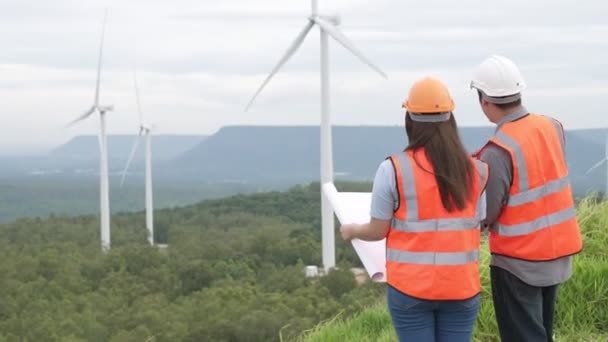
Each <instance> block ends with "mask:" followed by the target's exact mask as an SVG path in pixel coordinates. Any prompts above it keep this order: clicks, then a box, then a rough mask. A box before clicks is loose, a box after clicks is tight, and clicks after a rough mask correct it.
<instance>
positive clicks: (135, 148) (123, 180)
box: [120, 129, 142, 188]
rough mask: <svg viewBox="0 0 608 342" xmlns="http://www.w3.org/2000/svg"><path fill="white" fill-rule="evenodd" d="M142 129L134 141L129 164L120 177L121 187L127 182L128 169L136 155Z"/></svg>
mask: <svg viewBox="0 0 608 342" xmlns="http://www.w3.org/2000/svg"><path fill="white" fill-rule="evenodd" d="M141 131H142V130H141V129H140V130H139V135H138V136H137V137H135V141H134V142H133V147H131V153H130V154H129V159H128V160H127V165H125V169H124V170H123V171H122V178H121V179H120V187H121V188H122V185H123V184H124V183H125V177H126V176H127V171H128V170H129V167H130V166H131V162H132V161H133V158H134V157H135V152H137V147H138V146H139V140H140V139H141Z"/></svg>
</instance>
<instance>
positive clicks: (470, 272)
mask: <svg viewBox="0 0 608 342" xmlns="http://www.w3.org/2000/svg"><path fill="white" fill-rule="evenodd" d="M390 160H391V162H392V163H393V167H394V169H395V176H396V181H397V190H398V192H399V206H398V208H397V210H396V211H395V213H394V215H393V220H392V223H391V228H390V230H389V233H388V236H387V238H386V273H387V283H388V284H389V285H391V286H393V287H394V288H396V289H397V290H399V291H401V292H403V293H405V294H407V295H410V296H413V297H417V298H421V299H428V300H461V299H468V298H471V297H473V296H475V295H477V294H478V293H479V292H480V289H481V285H480V281H479V243H480V220H481V219H482V218H484V217H485V212H482V204H483V203H482V201H481V200H480V196H481V194H482V193H483V191H484V190H485V187H486V184H487V179H488V166H487V165H486V164H484V163H483V162H480V161H478V160H475V159H473V158H470V160H471V163H473V164H475V166H476V172H475V173H474V175H475V176H474V181H473V185H472V188H471V197H472V198H471V199H470V200H469V201H467V204H466V206H465V208H464V209H463V210H460V211H459V210H455V211H453V212H448V211H447V210H446V209H445V208H444V207H443V204H442V202H441V195H440V193H439V187H438V185H437V182H436V180H435V175H434V174H433V173H430V172H428V171H426V170H429V171H433V167H432V165H431V163H430V161H429V160H428V158H427V156H426V153H425V152H424V149H419V150H417V151H416V152H413V151H406V152H402V153H399V154H397V155H394V156H391V157H390ZM443 171H444V172H449V170H443Z"/></svg>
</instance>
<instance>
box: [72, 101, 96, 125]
mask: <svg viewBox="0 0 608 342" xmlns="http://www.w3.org/2000/svg"><path fill="white" fill-rule="evenodd" d="M94 112H95V106H93V107H91V109H89V110H87V111H86V112H85V113H84V114H82V115H81V116H79V117H77V118H76V119H74V120H72V121H70V123H68V127H69V126H72V125H74V124H75V123H77V122H80V121H82V120H84V119H86V118H88V117H89V116H91V115H93V113H94Z"/></svg>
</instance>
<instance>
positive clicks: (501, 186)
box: [481, 107, 572, 287]
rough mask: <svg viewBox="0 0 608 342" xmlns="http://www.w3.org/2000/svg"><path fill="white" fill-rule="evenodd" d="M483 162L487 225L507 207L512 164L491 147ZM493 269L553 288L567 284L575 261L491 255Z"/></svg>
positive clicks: (513, 117)
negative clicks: (484, 168) (500, 269)
mask: <svg viewBox="0 0 608 342" xmlns="http://www.w3.org/2000/svg"><path fill="white" fill-rule="evenodd" d="M527 114H528V111H527V110H526V109H525V108H524V107H520V108H518V109H517V110H515V111H514V112H513V113H511V114H509V115H507V116H506V117H505V118H503V120H501V121H500V122H499V123H498V126H497V128H496V130H497V131H498V129H499V128H500V127H501V126H502V125H504V124H505V123H506V122H510V121H515V120H518V119H521V118H522V117H524V116H526V115H527ZM481 160H483V161H484V162H486V163H487V164H488V166H489V169H490V175H489V178H488V186H487V188H486V194H487V214H486V223H487V224H489V225H490V226H491V225H492V224H494V223H495V222H496V220H497V219H498V216H500V213H501V211H502V208H503V206H504V205H505V204H506V202H507V199H508V196H509V189H510V188H511V183H512V180H513V164H512V162H511V157H510V155H509V153H508V152H507V151H506V150H504V149H502V148H501V147H499V146H497V145H494V144H490V145H489V146H488V147H486V148H485V149H484V150H483V152H482V154H481ZM490 264H491V265H492V266H496V267H500V268H502V269H504V270H506V271H508V272H510V273H512V274H513V275H515V276H516V277H518V278H519V279H521V281H523V282H525V283H527V284H529V285H532V286H539V287H540V286H551V285H556V284H559V283H562V282H564V281H566V280H567V279H568V278H570V276H571V275H572V257H571V256H566V257H563V258H560V259H556V260H551V261H541V262H538V261H526V260H520V259H514V258H509V257H506V256H502V255H492V260H491V262H490Z"/></svg>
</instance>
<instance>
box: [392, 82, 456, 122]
mask: <svg viewBox="0 0 608 342" xmlns="http://www.w3.org/2000/svg"><path fill="white" fill-rule="evenodd" d="M403 107H405V108H406V109H407V111H408V112H410V113H413V114H439V113H447V112H451V111H453V110H454V100H452V97H451V96H450V93H449V92H448V88H447V87H446V86H445V85H444V84H443V83H442V82H441V81H439V80H437V79H434V78H431V77H426V78H423V79H421V80H419V81H417V82H416V83H414V85H413V86H412V88H411V89H410V95H409V97H408V99H407V100H406V101H405V102H404V103H403Z"/></svg>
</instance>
